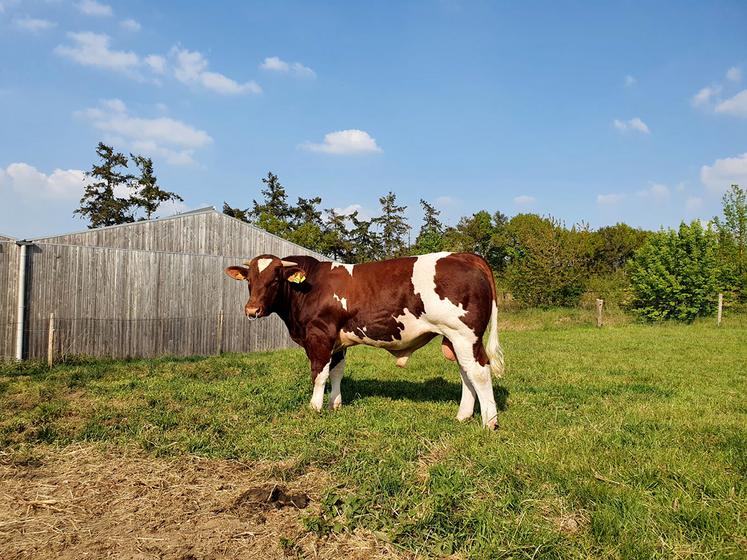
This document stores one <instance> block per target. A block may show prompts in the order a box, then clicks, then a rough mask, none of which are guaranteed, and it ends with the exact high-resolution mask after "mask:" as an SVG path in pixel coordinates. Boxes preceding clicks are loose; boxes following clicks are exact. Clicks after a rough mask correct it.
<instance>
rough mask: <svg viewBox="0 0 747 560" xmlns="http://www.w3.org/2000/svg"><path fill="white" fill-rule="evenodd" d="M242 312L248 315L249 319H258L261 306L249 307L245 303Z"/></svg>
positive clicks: (260, 314)
mask: <svg viewBox="0 0 747 560" xmlns="http://www.w3.org/2000/svg"><path fill="white" fill-rule="evenodd" d="M244 314H245V315H246V316H247V317H249V319H250V320H252V321H254V320H255V319H259V318H260V317H261V316H262V308H261V307H249V306H248V305H247V306H246V307H244Z"/></svg>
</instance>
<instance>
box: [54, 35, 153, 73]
mask: <svg viewBox="0 0 747 560" xmlns="http://www.w3.org/2000/svg"><path fill="white" fill-rule="evenodd" d="M67 36H68V37H69V38H70V39H71V40H72V42H73V45H58V46H57V47H55V49H54V52H55V53H57V54H58V55H60V56H63V57H65V58H69V59H70V60H72V61H74V62H77V63H78V64H82V65H84V66H94V67H97V68H105V69H107V70H114V71H117V72H125V73H129V74H131V75H132V74H133V71H134V70H135V69H136V68H137V67H138V65H139V64H140V59H139V58H138V56H137V55H136V54H135V53H133V52H129V51H114V50H111V49H110V48H109V43H110V38H109V36H108V35H104V34H102V33H93V32H91V31H83V32H80V33H68V34H67Z"/></svg>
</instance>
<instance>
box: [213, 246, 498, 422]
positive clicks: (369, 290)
mask: <svg viewBox="0 0 747 560" xmlns="http://www.w3.org/2000/svg"><path fill="white" fill-rule="evenodd" d="M244 264H245V265H246V266H231V267H228V268H227V269H226V274H228V275H229V276H230V277H231V278H234V279H236V280H246V281H247V282H248V285H249V301H248V302H247V303H246V305H245V306H244V311H245V313H246V315H247V316H248V317H250V318H258V317H265V316H267V315H270V314H271V313H277V314H278V315H279V316H280V318H281V319H282V320H283V321H284V322H285V324H286V325H287V327H288V331H289V332H290V336H291V338H293V340H294V341H295V342H297V343H298V344H300V345H301V346H303V348H304V349H305V350H306V355H307V356H308V357H309V360H310V361H311V379H312V382H313V384H314V392H313V396H312V398H311V406H312V407H313V408H314V409H316V410H321V409H322V402H323V398H324V389H325V385H326V382H327V379H328V378H329V379H330V380H331V384H332V392H331V394H330V399H329V407H330V408H333V409H336V408H339V407H340V406H341V405H342V396H341V394H340V381H341V380H342V375H343V368H344V366H345V351H346V349H347V348H348V347H349V346H354V345H356V344H366V345H369V346H376V347H379V348H384V349H386V350H388V351H389V352H391V353H392V354H393V355H394V356H395V357H396V358H397V365H398V366H400V367H404V365H405V363H406V362H407V359H408V358H409V357H410V355H412V353H413V352H414V351H415V350H417V349H418V348H420V347H422V346H423V345H425V344H426V343H428V341H430V340H431V339H432V338H433V337H435V336H443V339H442V347H441V349H442V351H443V354H444V356H445V357H446V358H448V359H450V360H455V361H457V362H458V363H459V366H460V370H461V376H462V400H461V403H460V405H459V412H458V414H457V419H458V420H460V421H463V420H466V419H467V418H470V417H471V416H472V414H473V412H474V407H475V398H477V399H479V401H480V410H481V413H482V424H483V426H485V427H487V428H490V429H494V428H496V427H497V414H498V413H497V410H496V405H495V397H494V395H493V385H492V379H491V373H492V374H495V375H496V376H500V375H501V373H502V371H503V351H502V350H501V346H500V344H499V342H498V317H497V307H496V300H495V283H494V281H493V274H492V272H491V270H490V268H489V267H488V264H487V263H486V262H485V260H483V259H482V258H481V257H479V256H477V255H473V254H471V253H433V254H429V255H421V256H417V257H403V258H398V259H392V260H386V261H380V262H370V263H364V264H356V265H349V264H340V263H336V262H320V261H318V260H316V259H314V258H312V257H307V256H294V257H286V258H284V259H282V260H281V259H279V258H278V257H275V256H273V255H260V256H259V257H256V258H253V259H252V260H250V261H248V262H246V263H244ZM488 326H490V335H489V337H488V343H487V346H484V345H483V335H484V334H485V331H486V330H487V329H488Z"/></svg>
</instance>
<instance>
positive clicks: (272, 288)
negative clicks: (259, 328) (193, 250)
mask: <svg viewBox="0 0 747 560" xmlns="http://www.w3.org/2000/svg"><path fill="white" fill-rule="evenodd" d="M244 264H245V265H246V266H229V267H228V268H227V269H226V274H228V275H229V276H230V277H231V278H233V279H234V280H246V282H247V284H248V286H249V301H247V302H246V305H245V306H244V313H246V316H247V317H249V318H250V319H256V318H258V317H266V316H267V315H269V314H270V313H272V308H273V305H274V304H275V298H277V295H278V291H280V287H281V286H282V284H283V282H291V283H294V284H301V283H302V282H304V281H305V280H306V274H305V273H304V271H303V270H301V268H300V267H299V266H298V265H297V264H296V263H294V262H290V261H283V260H280V259H279V258H277V257H276V256H274V255H260V256H258V257H255V258H253V259H252V260H250V261H247V262H245V263H244Z"/></svg>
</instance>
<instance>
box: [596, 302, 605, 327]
mask: <svg viewBox="0 0 747 560" xmlns="http://www.w3.org/2000/svg"><path fill="white" fill-rule="evenodd" d="M603 306H604V300H603V299H597V327H601V326H602V307H603Z"/></svg>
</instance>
